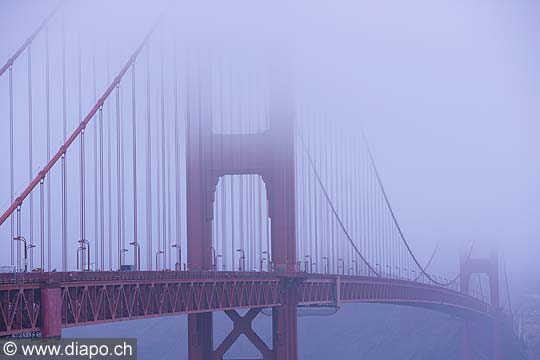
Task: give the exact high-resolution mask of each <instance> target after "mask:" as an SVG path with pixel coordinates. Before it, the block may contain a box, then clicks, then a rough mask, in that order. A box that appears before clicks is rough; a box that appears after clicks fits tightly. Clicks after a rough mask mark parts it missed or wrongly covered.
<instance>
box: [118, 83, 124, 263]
mask: <svg viewBox="0 0 540 360" xmlns="http://www.w3.org/2000/svg"><path fill="white" fill-rule="evenodd" d="M120 121H121V116H120V83H118V84H116V194H117V195H116V203H117V206H116V208H117V219H116V220H117V224H118V231H117V236H118V238H117V240H116V244H117V246H116V248H117V249H116V250H117V256H118V267H119V268H120V267H121V266H122V257H123V255H122V254H123V250H124V248H123V247H122V226H121V219H122V198H121V195H120V192H121V184H122V179H121V172H120V161H121V156H120V149H121V144H120V129H121V124H120Z"/></svg>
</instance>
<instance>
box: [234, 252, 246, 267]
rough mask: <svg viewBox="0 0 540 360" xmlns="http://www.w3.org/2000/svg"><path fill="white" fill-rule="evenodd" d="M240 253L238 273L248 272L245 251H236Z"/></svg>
mask: <svg viewBox="0 0 540 360" xmlns="http://www.w3.org/2000/svg"><path fill="white" fill-rule="evenodd" d="M236 251H237V252H239V253H240V259H239V265H238V271H246V255H245V251H244V249H236Z"/></svg>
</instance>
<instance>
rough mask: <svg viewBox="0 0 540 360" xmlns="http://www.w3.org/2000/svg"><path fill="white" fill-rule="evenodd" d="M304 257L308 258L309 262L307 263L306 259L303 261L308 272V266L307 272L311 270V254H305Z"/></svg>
mask: <svg viewBox="0 0 540 360" xmlns="http://www.w3.org/2000/svg"><path fill="white" fill-rule="evenodd" d="M305 258H306V259H309V263H308V261H307V260H306V261H305V265H304V266H305V268H306V272H308V266H309V272H310V273H311V272H313V262H312V258H311V255H309V254H308V255H306V256H305Z"/></svg>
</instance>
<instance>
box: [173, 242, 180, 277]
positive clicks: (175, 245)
mask: <svg viewBox="0 0 540 360" xmlns="http://www.w3.org/2000/svg"><path fill="white" fill-rule="evenodd" d="M171 246H172V247H173V248H177V249H178V252H177V253H176V265H175V267H174V268H175V269H176V271H180V270H182V268H181V265H180V264H182V245H181V244H180V243H177V244H172V245H171Z"/></svg>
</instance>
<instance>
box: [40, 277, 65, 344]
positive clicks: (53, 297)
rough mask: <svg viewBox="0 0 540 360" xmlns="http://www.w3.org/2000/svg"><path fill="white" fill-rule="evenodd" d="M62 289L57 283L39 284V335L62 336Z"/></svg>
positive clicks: (48, 336) (46, 336)
mask: <svg viewBox="0 0 540 360" xmlns="http://www.w3.org/2000/svg"><path fill="white" fill-rule="evenodd" d="M61 314H62V290H61V289H60V286H59V285H58V284H53V285H52V284H43V285H42V286H41V319H42V320H41V336H42V337H44V338H51V337H61V336H62V319H61Z"/></svg>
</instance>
